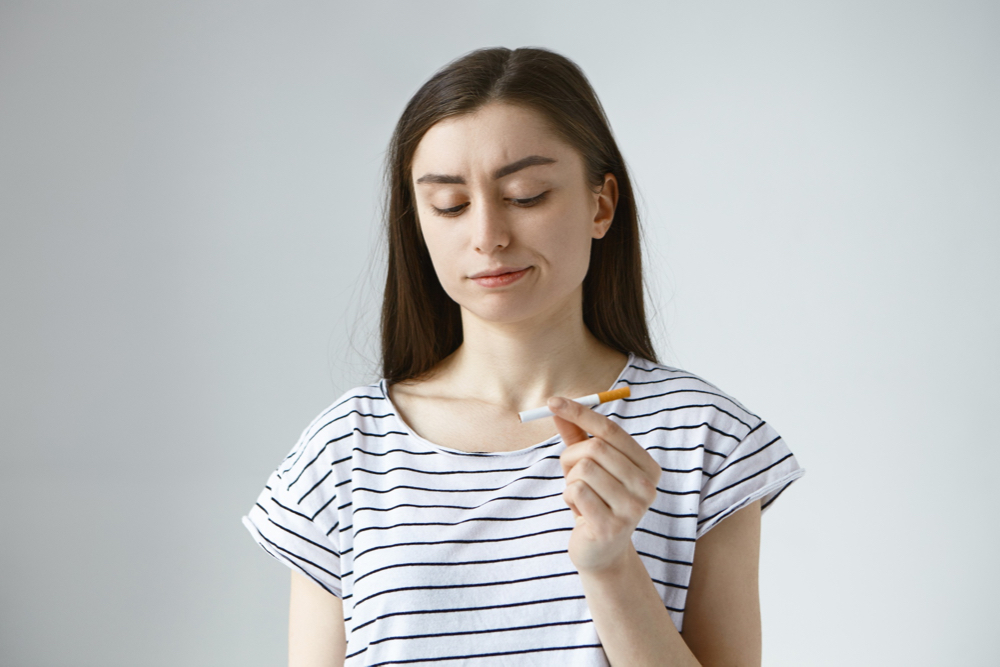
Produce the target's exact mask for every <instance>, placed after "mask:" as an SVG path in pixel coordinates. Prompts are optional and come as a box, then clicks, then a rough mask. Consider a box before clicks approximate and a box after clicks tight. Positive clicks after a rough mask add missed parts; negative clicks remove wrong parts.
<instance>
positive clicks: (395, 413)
mask: <svg viewBox="0 0 1000 667" xmlns="http://www.w3.org/2000/svg"><path fill="white" fill-rule="evenodd" d="M635 360H636V356H635V354H634V353H632V352H629V355H628V359H627V360H626V361H625V366H624V368H622V370H621V372H620V373H619V374H618V377H617V378H615V381H614V382H612V383H611V387H609V388H608V391H610V390H612V389H614V388H615V387H616V386H617V385H618V384H620V383H622V382H623V381H625V376H626V375H627V374H628V371H629V369H630V368H631V367H632V364H633V363H635ZM626 384H627V383H626ZM378 387H379V391H381V392H382V397H383V398H384V399H385V401H386V403H388V405H389V411H390V412H391V413H392V418H393V419H395V420H396V424H397V426H398V427H399V428H401V429H402V430H403V431H404V432H405V433H406V434H407V435H408V436H410V437H411V438H413V439H414V440H416V441H417V442H420V443H422V444H423V445H424V446H425V447H428V448H430V449H433V450H435V451H437V452H440V453H442V454H448V455H450V456H478V457H484V456H497V457H503V456H522V455H524V454H528V453H532V452H535V451H537V450H539V449H541V448H543V447H548V446H551V445H554V444H556V443H558V442H560V440H561V439H562V436H560V435H559V434H558V433H556V434H555V435H553V436H552V437H550V438H548V439H546V440H543V441H542V442H539V443H536V444H534V445H529V446H527V447H523V448H521V449H513V450H511V451H507V452H469V451H465V450H464V449H453V448H451V447H445V446H444V445H439V444H437V443H434V442H431V441H430V440H427V439H426V438H424V437H422V436H420V435H419V434H418V433H417V432H416V431H414V430H413V429H412V428H410V425H409V424H407V423H406V422H405V421H403V418H402V416H400V414H399V410H397V409H396V405H395V404H394V403H393V402H392V399H391V398H389V389H388V387H387V386H386V381H385V378H382V379H381V380H379V383H378ZM605 405H607V404H606V403H602V404H601V405H598V406H596V407H593V408H591V409H592V410H594V411H595V412H600V413H601V414H604V412H603V410H604V409H607V408H605V407H604V406H605Z"/></svg>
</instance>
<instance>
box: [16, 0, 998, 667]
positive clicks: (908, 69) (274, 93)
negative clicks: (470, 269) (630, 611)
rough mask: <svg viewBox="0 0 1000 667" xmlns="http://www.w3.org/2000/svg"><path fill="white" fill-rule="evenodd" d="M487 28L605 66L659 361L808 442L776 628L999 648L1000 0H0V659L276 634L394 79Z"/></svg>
mask: <svg viewBox="0 0 1000 667" xmlns="http://www.w3.org/2000/svg"><path fill="white" fill-rule="evenodd" d="M497 45H503V46H508V47H517V46H544V47H547V48H550V49H553V50H555V51H558V52H560V53H562V54H564V55H566V56H568V57H570V58H572V59H573V60H575V61H576V62H577V63H579V64H580V65H581V66H582V67H583V69H584V71H585V72H586V73H587V74H588V76H589V77H590V79H591V81H592V83H593V84H594V87H595V88H596V90H597V92H598V94H599V95H600V97H601V99H602V102H603V104H604V105H605V108H606V110H607V112H608V115H609V117H610V120H611V123H612V125H613V128H614V130H615V133H616V136H617V138H618V140H619V142H620V147H621V149H622V151H623V153H624V155H625V157H626V160H627V161H628V163H629V166H630V168H631V170H632V173H633V175H634V179H635V185H636V186H637V187H638V189H639V191H640V194H641V203H642V212H643V214H644V225H645V235H646V243H647V246H646V253H647V261H646V269H647V276H648V280H649V283H650V293H649V300H650V305H651V307H652V309H653V311H654V313H655V318H654V326H655V331H656V340H657V345H658V349H659V351H660V353H661V357H662V360H663V361H665V362H666V363H669V364H671V365H675V366H679V367H681V368H684V369H687V370H689V371H692V372H694V373H697V374H699V375H701V376H703V377H705V378H706V379H708V380H709V381H711V382H713V383H715V384H717V385H719V386H720V387H722V388H723V389H724V390H725V391H727V392H729V393H731V394H733V395H734V396H736V397H737V398H739V399H740V400H741V401H742V402H743V403H744V404H746V405H747V406H748V407H749V408H750V409H751V410H753V411H754V412H756V413H758V414H760V415H761V416H763V417H764V418H765V419H767V420H768V421H769V422H770V423H771V424H773V425H774V426H775V427H776V428H777V430H778V431H779V432H780V433H781V434H782V435H783V436H784V438H785V440H786V441H787V443H788V444H789V446H790V447H791V449H792V451H793V452H794V453H795V454H796V457H797V458H798V460H799V462H800V463H801V464H802V465H803V466H804V467H805V468H806V469H807V471H808V472H807V474H806V476H805V477H804V478H803V479H802V480H800V481H798V482H796V483H795V484H794V485H793V486H792V487H791V488H790V489H789V490H788V491H787V492H786V493H785V494H783V496H782V497H781V499H780V500H779V501H778V502H776V503H775V504H774V505H773V506H772V507H771V508H770V509H769V510H768V512H767V513H766V514H765V515H764V520H763V533H762V550H761V604H762V612H763V621H764V658H765V660H764V663H765V664H766V665H774V666H778V665H846V664H851V665H943V664H966V665H985V664H997V662H1000V635H998V634H997V633H996V631H995V627H994V626H995V625H996V623H997V621H998V620H1000V619H998V615H997V613H996V600H997V598H998V595H1000V581H998V574H997V569H996V564H997V562H1000V548H998V547H1000V525H998V521H997V518H996V509H997V505H998V503H997V499H996V496H995V494H994V493H992V492H991V490H990V487H989V484H990V483H991V482H990V480H991V479H993V478H994V477H995V476H996V474H997V472H998V470H1000V466H998V464H1000V448H998V444H1000V443H998V438H997V436H996V434H995V433H996V432H995V430H994V429H995V428H996V424H995V422H996V419H995V416H996V415H997V414H1000V413H998V408H997V406H998V404H1000V390H998V382H997V375H998V371H1000V313H998V311H1000V309H998V302H1000V299H998V296H997V292H998V288H1000V262H998V260H997V256H998V253H1000V157H998V156H1000V129H998V128H1000V123H998V122H997V119H998V118H1000V5H998V4H997V3H995V2H944V1H942V2H884V1H876V2H854V1H851V2H845V1H829V2H809V3H800V2H754V3H745V2H712V3H677V2H655V3H654V2H649V3H625V4H624V5H619V4H613V3H603V2H544V1H538V0H532V1H531V2H524V1H521V0H507V1H505V2H476V3H466V2H442V1H437V2H434V1H427V0H425V1H423V2H386V1H382V2H370V3H346V2H337V3H303V2H298V3H277V2H273V3H261V2H219V1H215V0H211V1H207V2H142V3H133V2H87V3H79V2H23V3H18V2H0V225H2V226H0V298H2V320H0V391H2V395H0V424H2V431H0V432H2V449H0V470H2V471H3V483H2V484H0V507H2V508H3V509H2V512H0V535H2V540H3V543H2V544H3V546H2V548H0V663H2V664H4V665H12V666H16V667H22V666H24V667H35V666H66V667H85V666H101V667H112V666H122V667H126V666H127V667H137V666H150V667H152V666H168V665H169V666H176V665H184V666H189V665H190V666H196V665H206V666H221V665H241V666H245V665H276V664H282V663H283V662H284V660H285V652H286V642H287V639H286V633H287V629H286V624H287V605H288V586H289V583H288V579H289V574H288V570H287V569H286V568H285V567H284V566H282V565H280V564H278V563H276V562H275V561H273V560H272V559H271V558H270V557H268V556H267V555H266V554H265V553H264V552H263V551H261V550H260V549H259V548H258V547H257V546H256V545H254V544H253V542H252V541H251V539H250V537H249V535H248V534H247V533H246V530H245V529H244V528H243V526H242V525H241V524H240V517H241V516H242V515H243V514H244V513H245V512H246V511H247V510H248V509H249V508H250V506H251V505H252V504H253V502H254V500H255V499H256V496H257V493H258V492H259V491H260V489H261V488H262V486H263V484H264V483H265V480H266V477H267V475H268V474H269V473H270V471H271V470H272V469H273V468H274V467H275V466H276V465H278V463H279V462H280V461H281V459H282V458H283V457H284V456H285V454H286V453H287V452H288V450H289V449H290V448H291V446H292V444H293V443H294V441H295V439H296V438H297V437H298V435H299V432H300V431H301V430H302V429H303V428H304V427H305V426H306V424H307V423H308V422H309V421H310V420H311V419H312V417H313V416H315V415H316V414H317V413H318V412H319V410H321V409H322V408H323V407H325V406H326V405H327V404H329V403H330V402H331V401H332V400H333V399H334V398H336V396H338V395H340V394H341V393H343V392H344V391H346V390H347V389H349V388H351V387H353V386H357V385H360V384H366V383H367V382H370V381H372V380H373V379H375V378H376V377H377V368H376V365H375V356H374V355H375V347H374V341H375V338H374V333H375V329H374V325H375V322H376V317H377V309H378V303H379V293H380V290H379V284H378V282H379V271H380V264H379V261H378V257H379V255H378V244H377V238H378V207H379V200H380V199H379V198H380V190H379V188H380V179H381V172H380V169H381V163H382V158H383V153H384V150H385V148H386V145H387V143H388V139H389V135H390V133H391V131H392V128H393V126H394V123H395V121H396V119H397V118H398V116H399V114H400V113H401V111H402V109H403V106H404V104H405V103H406V101H407V100H408V99H409V97H410V96H411V95H412V94H413V93H414V92H415V91H416V89H417V88H418V87H419V86H420V85H421V83H422V82H423V81H424V80H426V79H427V78H428V77H429V76H430V75H431V74H432V73H433V72H434V71H435V70H436V69H437V68H438V67H440V66H441V65H443V64H444V63H445V62H447V61H449V60H451V59H453V58H455V57H457V56H459V55H462V54H463V53H465V52H467V51H470V50H472V49H474V48H478V47H483V46H497ZM991 414H992V415H994V417H992V418H991V417H990V416H989V415H991ZM991 637H992V639H991Z"/></svg>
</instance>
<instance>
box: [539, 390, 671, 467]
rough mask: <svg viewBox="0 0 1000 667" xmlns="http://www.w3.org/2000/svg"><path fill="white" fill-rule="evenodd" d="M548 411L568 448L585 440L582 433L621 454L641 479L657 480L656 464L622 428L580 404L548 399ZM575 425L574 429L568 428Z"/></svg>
mask: <svg viewBox="0 0 1000 667" xmlns="http://www.w3.org/2000/svg"><path fill="white" fill-rule="evenodd" d="M548 406H549V409H550V410H552V412H553V413H554V414H555V418H554V419H555V423H556V428H557V429H558V430H559V434H560V435H561V436H562V437H563V442H565V443H566V445H567V448H568V449H572V447H569V445H571V444H573V443H578V442H581V441H583V440H586V434H587V433H591V434H593V435H594V436H595V438H599V439H600V440H602V441H604V442H606V443H607V444H609V445H611V446H612V447H613V448H615V449H616V450H618V451H619V452H621V453H622V454H623V455H624V456H625V457H626V458H628V459H629V460H630V461H631V462H632V463H633V464H634V465H636V466H637V467H638V468H639V469H640V470H641V471H642V474H643V477H645V478H646V479H648V480H650V481H652V482H653V483H654V485H655V483H656V482H657V481H658V480H659V479H660V473H661V472H662V471H661V470H660V466H659V464H658V463H657V462H656V461H655V460H654V459H653V457H652V456H650V455H649V452H647V451H646V450H645V449H643V448H642V445H640V444H639V443H638V442H636V441H635V438H633V437H632V436H631V435H629V434H628V432H627V431H625V429H623V428H622V427H621V426H619V425H618V424H616V423H615V422H613V421H611V420H610V419H608V418H607V417H605V416H604V415H602V414H600V413H598V412H594V411H593V410H590V409H589V408H587V407H585V406H583V405H580V404H579V403H577V402H576V401H570V400H567V399H565V398H559V397H555V398H550V399H549V403H548ZM571 425H572V426H575V428H572V427H571Z"/></svg>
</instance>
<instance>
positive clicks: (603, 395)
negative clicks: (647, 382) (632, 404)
mask: <svg viewBox="0 0 1000 667" xmlns="http://www.w3.org/2000/svg"><path fill="white" fill-rule="evenodd" d="M631 395H632V392H631V391H630V390H629V388H628V387H622V388H621V389H615V390H613V391H602V392H600V393H598V394H597V398H598V400H600V401H601V403H607V402H608V401H617V400H618V399H619V398H628V397H629V396H631Z"/></svg>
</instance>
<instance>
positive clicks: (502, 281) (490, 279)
mask: <svg viewBox="0 0 1000 667" xmlns="http://www.w3.org/2000/svg"><path fill="white" fill-rule="evenodd" d="M530 269H531V267H530V266H529V267H528V268H527V269H521V270H520V271H512V272H511V273H501V274H500V275H499V276H483V277H482V278H472V280H473V281H475V282H476V284H478V285H482V286H483V287H503V286H504V285H510V284H511V283H513V282H516V281H518V280H520V279H521V277H522V276H523V275H524V274H525V273H527V272H528V271H529V270H530Z"/></svg>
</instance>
